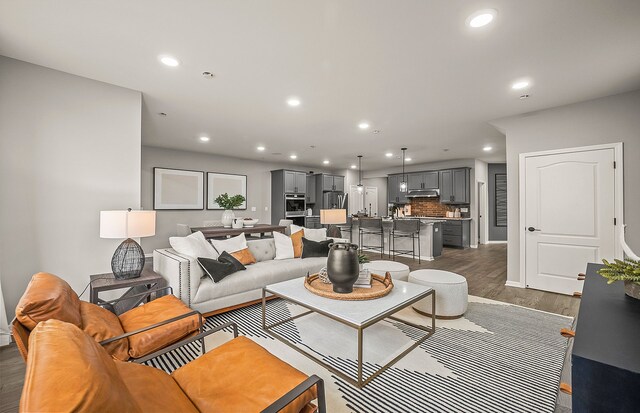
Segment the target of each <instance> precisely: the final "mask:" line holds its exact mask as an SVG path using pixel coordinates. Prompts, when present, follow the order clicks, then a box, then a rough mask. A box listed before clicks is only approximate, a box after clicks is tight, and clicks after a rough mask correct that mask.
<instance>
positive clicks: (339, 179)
mask: <svg viewBox="0 0 640 413" xmlns="http://www.w3.org/2000/svg"><path fill="white" fill-rule="evenodd" d="M322 191H324V192H329V191H338V192H344V176H339V175H326V174H322Z"/></svg>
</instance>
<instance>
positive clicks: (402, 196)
mask: <svg viewBox="0 0 640 413" xmlns="http://www.w3.org/2000/svg"><path fill="white" fill-rule="evenodd" d="M400 182H402V174H396V175H389V176H388V178H387V199H388V202H389V203H390V204H406V203H407V202H408V201H407V193H406V192H401V191H400Z"/></svg>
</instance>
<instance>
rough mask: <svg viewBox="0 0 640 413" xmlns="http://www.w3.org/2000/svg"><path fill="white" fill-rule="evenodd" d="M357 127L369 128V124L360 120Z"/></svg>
mask: <svg viewBox="0 0 640 413" xmlns="http://www.w3.org/2000/svg"><path fill="white" fill-rule="evenodd" d="M358 127H359V128H360V129H369V124H368V123H367V122H360V123H358Z"/></svg>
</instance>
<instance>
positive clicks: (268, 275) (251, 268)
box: [193, 240, 327, 303]
mask: <svg viewBox="0 0 640 413" xmlns="http://www.w3.org/2000/svg"><path fill="white" fill-rule="evenodd" d="M261 241H262V240H261ZM252 252H253V251H252ZM256 259H257V257H256ZM326 265H327V258H326V257H314V258H305V259H301V258H293V259H288V260H278V261H274V260H269V261H262V262H258V263H256V264H253V265H248V266H247V269H246V270H245V271H239V272H237V273H235V274H231V275H229V276H227V277H225V278H224V279H223V280H221V281H220V282H217V283H214V282H213V281H211V280H210V279H209V278H203V279H202V280H201V281H200V288H198V292H197V293H196V296H195V297H194V299H193V302H194V303H201V302H205V301H209V300H215V299H216V298H220V297H225V296H228V295H232V294H237V293H241V292H245V291H251V290H255V289H259V288H262V287H264V286H266V285H268V284H274V283H277V282H280V281H286V280H290V279H293V278H298V277H304V276H306V275H307V272H309V273H311V274H313V273H315V272H318V271H320V269H321V268H322V267H324V266H326ZM301 282H302V281H301Z"/></svg>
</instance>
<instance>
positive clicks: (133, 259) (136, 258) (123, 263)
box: [111, 238, 144, 280]
mask: <svg viewBox="0 0 640 413" xmlns="http://www.w3.org/2000/svg"><path fill="white" fill-rule="evenodd" d="M143 268H144V251H143V250H142V247H141V246H140V244H138V243H137V242H135V241H134V240H132V239H131V238H127V239H126V240H124V241H122V244H120V245H119V246H118V248H117V249H116V252H114V253H113V258H111V271H112V272H113V275H114V276H115V277H116V279H118V280H128V279H130V278H138V277H140V274H141V273H142V269H143Z"/></svg>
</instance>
